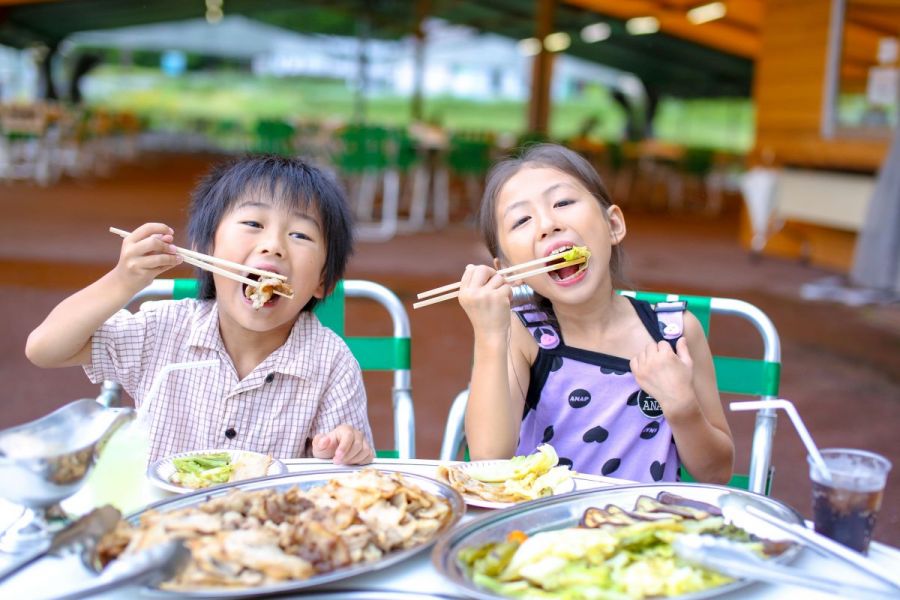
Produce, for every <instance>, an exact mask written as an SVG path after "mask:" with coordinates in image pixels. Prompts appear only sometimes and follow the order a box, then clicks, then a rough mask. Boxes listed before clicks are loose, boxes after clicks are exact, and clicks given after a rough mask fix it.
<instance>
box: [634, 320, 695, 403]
mask: <svg viewBox="0 0 900 600" xmlns="http://www.w3.org/2000/svg"><path fill="white" fill-rule="evenodd" d="M675 348H676V352H673V351H672V346H671V345H670V344H669V342H667V341H661V342H658V343H656V342H654V343H650V344H648V345H647V347H646V348H644V350H643V351H642V352H639V353H638V355H637V356H635V357H634V358H632V359H631V363H630V364H631V372H632V373H633V374H634V378H635V379H636V380H637V382H638V385H640V386H641V389H642V390H644V391H645V392H647V393H648V394H650V395H651V396H653V397H654V398H655V399H656V400H657V401H658V402H659V405H660V407H661V408H662V410H663V413H664V414H665V415H666V418H667V419H671V418H672V417H673V416H675V415H676V414H679V413H682V412H688V411H691V410H695V409H697V408H698V404H697V395H696V393H695V392H694V385H693V374H694V362H693V361H692V360H691V355H690V352H688V345H687V340H685V338H684V337H681V338H679V339H678V342H677V343H676V344H675Z"/></svg>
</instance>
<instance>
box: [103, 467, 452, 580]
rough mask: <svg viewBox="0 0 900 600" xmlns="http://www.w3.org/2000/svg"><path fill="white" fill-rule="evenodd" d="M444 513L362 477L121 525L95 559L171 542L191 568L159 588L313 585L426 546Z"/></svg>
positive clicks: (395, 477) (383, 479)
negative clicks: (319, 578)
mask: <svg viewBox="0 0 900 600" xmlns="http://www.w3.org/2000/svg"><path fill="white" fill-rule="evenodd" d="M451 517H452V508H451V506H450V503H449V502H448V501H447V500H445V499H444V498H441V497H438V496H436V495H434V494H432V493H430V492H427V491H425V490H423V489H421V488H420V487H418V486H417V485H414V484H410V483H407V481H406V480H405V479H404V478H403V476H402V475H401V474H399V473H381V472H379V471H376V470H374V469H363V470H361V471H357V472H355V473H353V474H350V475H347V476H346V477H341V478H335V479H332V480H331V481H329V482H328V483H326V484H325V485H323V486H320V487H314V488H311V489H306V490H302V489H300V488H299V487H292V488H290V489H287V490H278V489H275V488H271V489H264V490H256V491H237V490H235V491H232V492H231V493H229V494H227V495H224V496H219V497H217V498H214V499H212V500H208V501H206V502H203V503H202V504H199V505H197V506H194V507H188V508H182V509H177V510H173V511H170V512H162V513H161V512H157V511H154V510H151V511H148V512H146V513H144V514H143V515H142V516H141V519H140V523H139V524H137V525H131V524H130V523H129V522H128V521H125V520H123V521H120V522H119V524H118V526H117V527H116V529H115V530H114V531H113V532H111V533H109V534H107V535H106V536H104V537H103V539H102V540H101V541H100V544H99V546H98V549H97V556H98V557H99V559H100V562H101V563H102V564H103V565H105V564H107V563H109V562H111V561H113V560H115V559H117V558H120V557H128V556H131V555H133V554H135V553H138V552H141V551H142V550H145V549H147V548H150V547H152V546H156V545H158V544H161V543H164V542H167V541H169V540H172V539H181V540H184V541H185V545H186V546H187V548H188V549H189V550H190V551H191V559H190V563H189V564H188V565H187V566H186V567H185V568H184V570H182V571H181V573H179V574H178V575H177V576H176V577H175V578H173V579H171V580H169V581H167V582H164V583H163V584H162V585H161V587H162V588H164V589H168V590H175V591H179V590H180V591H188V590H200V591H206V590H209V589H210V588H213V587H232V588H236V587H256V586H264V585H271V584H277V583H280V582H285V581H289V580H297V579H309V578H310V577H313V576H314V575H318V574H321V573H328V572H330V571H334V570H337V569H341V568H345V567H349V566H352V565H356V564H359V563H364V562H371V561H375V560H378V559H380V558H381V557H383V556H385V555H386V554H389V553H391V552H395V551H399V550H405V549H409V548H413V547H416V546H419V545H421V544H424V543H427V542H429V541H430V540H431V539H432V538H433V537H434V536H435V535H436V534H437V533H438V532H439V531H440V530H441V528H442V526H443V525H444V523H445V522H446V521H447V520H448V519H450V518H451Z"/></svg>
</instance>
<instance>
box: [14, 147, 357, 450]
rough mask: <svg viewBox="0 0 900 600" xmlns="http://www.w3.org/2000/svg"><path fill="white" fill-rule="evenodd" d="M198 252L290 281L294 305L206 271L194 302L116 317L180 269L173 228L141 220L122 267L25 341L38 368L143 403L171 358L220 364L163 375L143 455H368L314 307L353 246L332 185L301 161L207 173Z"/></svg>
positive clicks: (272, 160)
mask: <svg viewBox="0 0 900 600" xmlns="http://www.w3.org/2000/svg"><path fill="white" fill-rule="evenodd" d="M188 229H189V233H190V238H191V244H192V246H193V248H194V249H196V250H198V251H200V252H203V253H206V254H212V255H213V256H216V257H219V258H224V259H227V260H230V261H233V262H237V263H241V264H246V265H249V266H252V267H256V268H259V269H265V270H267V271H274V272H276V273H280V274H283V275H286V276H287V278H288V281H289V282H290V284H291V286H292V287H293V289H294V297H293V298H291V299H288V298H283V297H279V296H274V297H273V298H272V299H271V300H270V301H268V302H266V304H265V305H264V306H262V307H261V308H259V309H257V308H254V306H253V304H252V302H251V301H250V300H249V299H248V298H247V297H245V295H244V287H243V286H242V284H240V283H237V282H235V281H233V280H231V279H228V278H225V277H222V276H221V275H212V274H210V273H209V272H207V271H200V272H199V273H198V277H199V279H200V298H199V299H197V300H194V299H189V300H179V301H172V300H170V301H165V302H151V303H147V304H145V305H144V306H143V307H142V308H141V310H140V311H139V312H137V313H135V314H132V313H130V312H129V311H127V310H124V309H122V307H123V306H125V305H126V304H128V303H129V301H130V300H131V298H132V296H134V294H135V293H136V292H138V291H140V290H142V289H143V288H144V287H145V286H146V285H147V284H148V283H150V282H151V281H152V280H153V278H154V277H156V276H158V275H160V274H161V273H164V272H165V271H167V270H169V269H171V268H172V267H174V266H175V265H177V264H179V263H180V262H181V257H180V256H179V255H177V254H176V253H175V247H174V246H173V245H172V241H173V233H174V232H173V230H172V229H171V228H169V227H168V226H166V225H163V224H161V223H147V224H145V225H142V226H141V227H138V228H137V229H135V230H134V231H133V232H132V233H131V234H130V235H129V236H128V237H127V238H125V240H124V241H123V242H122V250H121V252H120V255H119V262H118V264H117V265H116V266H115V268H113V269H112V270H111V271H110V272H109V273H107V274H106V275H104V276H103V277H102V278H100V279H99V280H98V281H96V282H95V283H93V284H91V285H90V286H88V287H86V288H85V289H83V290H81V291H79V292H77V293H75V294H74V295H72V296H70V297H69V298H67V299H65V300H63V301H62V302H61V303H60V304H59V305H58V306H57V307H56V308H55V309H53V311H52V312H51V313H50V315H48V316H47V318H46V319H45V320H44V322H43V323H41V325H40V326H39V327H38V328H37V329H35V330H34V331H33V332H32V333H31V335H30V336H29V337H28V343H27V345H26V348H25V353H26V355H27V356H28V358H29V359H30V360H31V361H32V362H33V363H34V364H36V365H38V366H41V367H65V366H73V365H82V366H83V367H84V369H85V372H86V373H87V375H88V377H89V378H90V379H91V381H93V382H94V383H99V382H100V381H102V380H104V379H112V380H115V381H119V382H121V383H122V385H123V387H124V388H125V390H126V391H127V392H128V393H129V394H130V395H131V397H132V398H134V401H135V404H136V405H137V406H138V407H140V405H141V404H142V402H143V400H144V397H145V395H146V394H147V392H148V391H149V389H150V386H151V384H152V382H153V380H154V378H155V376H156V374H157V373H158V372H159V370H160V369H161V368H162V367H163V366H165V365H167V364H170V363H176V362H191V361H201V360H209V359H216V360H218V361H219V363H220V364H219V367H218V369H195V370H190V371H180V372H175V373H173V374H171V375H170V376H169V377H168V378H167V379H166V380H165V383H164V385H163V386H162V389H160V391H159V395H158V397H157V398H156V399H155V400H153V402H152V403H151V406H150V408H149V410H150V418H151V425H150V438H151V439H150V460H151V461H152V460H155V459H157V458H160V457H163V456H167V455H169V454H172V453H175V452H183V451H189V450H202V449H207V448H227V449H240V450H255V451H257V452H264V453H269V454H272V455H274V456H276V457H279V458H290V457H295V456H300V457H302V456H309V455H312V456H315V457H316V458H333V459H334V462H336V463H346V464H353V463H359V464H362V463H367V462H371V460H372V458H373V451H372V433H371V431H370V429H369V421H368V417H367V414H366V392H365V388H364V387H363V382H362V373H361V372H360V369H359V363H357V362H356V359H355V358H354V357H353V355H352V354H351V353H350V350H349V348H347V346H346V344H345V343H344V342H343V340H341V339H340V338H339V337H338V336H337V335H336V334H335V333H334V332H332V331H331V330H329V329H326V328H325V327H324V326H323V325H322V324H321V323H319V320H318V319H317V318H316V316H315V315H314V314H313V313H312V312H311V311H312V308H313V306H315V304H316V302H317V301H318V300H319V299H321V298H323V297H324V296H325V295H326V294H328V293H329V292H331V291H332V290H333V289H334V286H335V285H336V284H337V282H338V281H339V280H340V278H341V276H342V275H343V272H344V268H345V266H346V264H347V260H348V258H349V256H350V253H351V250H352V236H351V222H350V216H349V211H348V208H347V203H346V200H345V198H344V195H343V193H342V192H341V190H340V188H339V187H338V186H337V184H336V183H335V182H334V181H333V180H332V179H331V178H330V177H328V176H326V175H325V174H324V173H323V172H321V171H320V170H319V169H317V168H315V167H311V166H309V165H307V164H305V163H303V162H301V161H299V160H295V159H288V158H280V157H275V156H269V157H250V158H244V159H241V160H238V161H236V162H234V163H231V164H226V165H221V166H219V167H218V168H216V169H214V170H213V171H212V172H211V173H210V174H209V175H208V176H207V177H206V178H205V179H204V180H203V181H202V182H201V183H200V185H199V186H198V188H197V190H195V192H194V198H193V202H192V204H191V209H190V221H189V225H188Z"/></svg>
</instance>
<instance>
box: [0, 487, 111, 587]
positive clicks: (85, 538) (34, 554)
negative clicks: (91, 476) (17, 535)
mask: <svg viewBox="0 0 900 600" xmlns="http://www.w3.org/2000/svg"><path fill="white" fill-rule="evenodd" d="M121 516H122V515H121V513H119V511H118V510H116V509H115V508H113V507H112V506H109V505H106V506H101V507H100V508H95V509H94V510H92V511H91V512H89V513H87V514H86V515H84V516H83V517H81V518H80V519H78V520H77V521H73V522H72V523H70V524H69V525H68V526H66V527H65V528H64V529H60V530H59V531H58V532H56V534H54V535H53V537H52V538H50V540H49V541H48V542H47V543H45V544H44V545H42V546H41V547H39V548H37V549H36V550H33V551H31V552H28V553H27V554H25V555H24V556H21V557H17V558H15V559H13V562H12V563H11V564H9V565H7V566H6V567H4V568H3V569H0V581H3V580H4V579H6V578H7V577H9V576H11V575H13V574H14V573H18V572H19V571H20V570H22V569H24V568H25V567H27V566H28V565H30V564H31V563H33V562H35V561H36V560H38V559H40V558H43V557H44V556H46V555H48V554H56V553H57V552H59V551H60V550H62V549H64V548H66V547H68V546H71V545H73V544H75V543H78V542H84V543H86V544H95V543H96V542H97V540H99V539H100V538H101V537H103V535H104V534H106V533H107V532H108V531H110V530H112V528H113V527H115V526H116V523H118V521H119V519H120V518H121Z"/></svg>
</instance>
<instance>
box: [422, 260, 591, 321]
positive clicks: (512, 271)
mask: <svg viewBox="0 0 900 600" xmlns="http://www.w3.org/2000/svg"><path fill="white" fill-rule="evenodd" d="M563 254H565V253H560V254H551V255H550V256H545V257H543V258H536V259H534V260H530V261H528V262H524V263H521V264H518V265H513V266H511V267H507V268H505V269H500V270H499V271H497V273H499V274H501V275H503V276H507V275H508V277H506V281H507V282H509V283H513V282H515V281H519V280H521V279H527V278H529V277H532V276H534V275H540V274H541V273H549V272H550V271H556V270H557V269H562V268H563V267H571V266H574V265H580V264H582V263H584V262H587V259H588V257H589V256H590V253H588V254H587V255H586V256H578V257H577V258H574V259H572V260H566V261H563V262H560V263H556V264H552V265H548V266H546V267H541V268H538V269H533V270H531V271H524V272H522V273H516V271H520V270H521V269H523V268H526V267H533V266H534V265H540V264H546V263H547V262H549V261H551V260H559V259H560V257H562V256H563ZM460 285H461V284H460V282H457V283H451V284H448V285H445V286H442V287H439V288H434V289H433V290H428V291H425V292H422V293H420V294H418V295H417V297H418V298H428V297H429V296H434V295H435V294H440V293H441V292H446V291H448V290H453V291H451V292H450V293H447V294H443V295H442V296H435V297H434V298H430V299H429V300H423V301H421V302H416V303H414V304H413V308H414V309H415V308H422V307H423V306H430V305H432V304H437V303H438V302H443V301H444V300H450V299H452V298H456V297H457V296H459V286H460Z"/></svg>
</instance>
